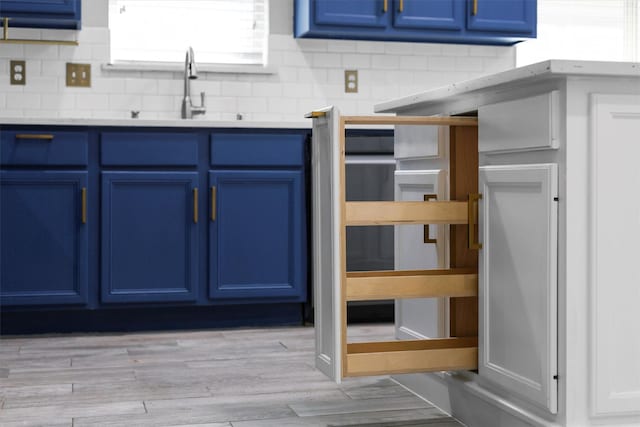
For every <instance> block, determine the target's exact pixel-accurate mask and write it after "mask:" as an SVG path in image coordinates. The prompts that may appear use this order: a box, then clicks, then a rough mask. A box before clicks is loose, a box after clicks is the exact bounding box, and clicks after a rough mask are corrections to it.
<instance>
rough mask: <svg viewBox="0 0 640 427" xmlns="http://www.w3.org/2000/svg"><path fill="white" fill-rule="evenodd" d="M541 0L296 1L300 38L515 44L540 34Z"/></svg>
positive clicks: (295, 28) (296, 22)
mask: <svg viewBox="0 0 640 427" xmlns="http://www.w3.org/2000/svg"><path fill="white" fill-rule="evenodd" d="M536 6H537V5H536V0H429V1H424V0H296V1H295V22H294V34H295V36H296V37H318V38H341V39H362V40H389V41H415V42H441V43H470V44H496V45H509V44H513V43H517V42H519V41H522V40H524V39H526V38H533V37H535V36H536V22H537V13H536Z"/></svg>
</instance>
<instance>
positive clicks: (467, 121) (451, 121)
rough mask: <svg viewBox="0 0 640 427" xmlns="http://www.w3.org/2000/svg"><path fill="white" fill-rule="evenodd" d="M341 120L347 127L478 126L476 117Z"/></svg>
mask: <svg viewBox="0 0 640 427" xmlns="http://www.w3.org/2000/svg"><path fill="white" fill-rule="evenodd" d="M341 119H343V120H344V122H345V124H349V125H434V126H478V119H477V118H476V117H434V116H342V117H341Z"/></svg>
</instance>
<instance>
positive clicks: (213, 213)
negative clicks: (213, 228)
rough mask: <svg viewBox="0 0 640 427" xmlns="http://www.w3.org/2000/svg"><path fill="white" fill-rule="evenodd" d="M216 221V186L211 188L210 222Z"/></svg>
mask: <svg viewBox="0 0 640 427" xmlns="http://www.w3.org/2000/svg"><path fill="white" fill-rule="evenodd" d="M215 220H216V186H215V185H212V186H211V221H215Z"/></svg>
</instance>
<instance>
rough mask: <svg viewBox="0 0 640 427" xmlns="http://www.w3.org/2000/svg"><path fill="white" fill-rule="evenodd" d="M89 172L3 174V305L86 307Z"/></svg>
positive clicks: (0, 280) (0, 209) (0, 214)
mask: <svg viewBox="0 0 640 427" xmlns="http://www.w3.org/2000/svg"><path fill="white" fill-rule="evenodd" d="M87 187H88V180H87V172H84V171H36V170H33V171H15V170H12V171H1V172H0V247H1V248H2V249H1V250H0V259H1V263H0V301H1V303H2V305H6V306H10V305H57V304H86V303H87V283H88V279H87V277H88V276H87V272H88V262H87V261H88V259H87V258H88V257H87V253H88V238H87V236H88V230H87V227H88V225H87V222H88V221H89V219H88V212H87V204H86V202H87V191H88V189H87Z"/></svg>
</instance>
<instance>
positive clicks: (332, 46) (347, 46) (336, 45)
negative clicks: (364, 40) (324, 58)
mask: <svg viewBox="0 0 640 427" xmlns="http://www.w3.org/2000/svg"><path fill="white" fill-rule="evenodd" d="M355 50H356V42H355V41H352V40H333V41H331V42H330V43H329V44H328V45H327V51H329V52H336V53H347V52H354V51H355Z"/></svg>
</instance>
